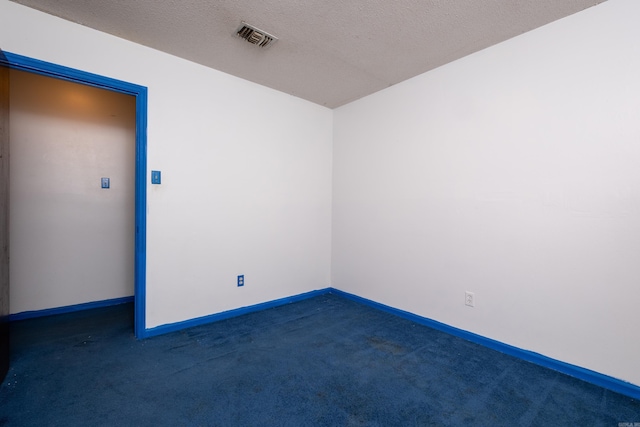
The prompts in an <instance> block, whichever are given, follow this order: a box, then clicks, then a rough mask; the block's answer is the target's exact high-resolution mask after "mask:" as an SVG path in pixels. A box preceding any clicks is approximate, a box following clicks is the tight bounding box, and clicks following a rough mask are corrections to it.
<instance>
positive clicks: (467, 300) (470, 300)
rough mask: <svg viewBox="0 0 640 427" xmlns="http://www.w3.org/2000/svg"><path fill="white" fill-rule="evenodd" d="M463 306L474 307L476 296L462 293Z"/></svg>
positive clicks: (467, 292) (471, 293) (470, 293)
mask: <svg viewBox="0 0 640 427" xmlns="http://www.w3.org/2000/svg"><path fill="white" fill-rule="evenodd" d="M464 305H468V306H469V307H475V306H476V295H475V294H474V293H473V292H469V291H466V292H465V293H464Z"/></svg>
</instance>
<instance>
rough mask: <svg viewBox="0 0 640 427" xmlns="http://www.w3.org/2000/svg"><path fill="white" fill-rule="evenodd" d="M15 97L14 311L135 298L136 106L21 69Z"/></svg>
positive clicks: (112, 94)
mask: <svg viewBox="0 0 640 427" xmlns="http://www.w3.org/2000/svg"><path fill="white" fill-rule="evenodd" d="M10 99H11V102H10V123H11V128H10V136H11V171H10V175H11V179H10V182H11V186H10V200H11V207H10V235H11V263H10V267H11V269H10V271H11V312H12V313H20V312H23V311H30V310H39V309H45V308H51V307H60V306H65V305H71V304H78V303H84V302H91V301H100V300H105V299H110V298H118V297H124V296H130V295H133V280H134V277H133V265H134V264H133V262H134V256H133V254H134V197H135V194H134V172H135V99H134V98H133V97H131V96H128V95H124V94H119V93H115V92H111V91H106V90H102V89H97V88H93V87H90V86H85V85H80V84H75V83H70V82H67V81H63V80H58V79H53V78H49V77H43V76H39V75H36V74H31V73H26V72H21V71H16V70H11V97H10ZM101 177H109V178H110V180H111V188H109V189H102V188H101V186H100V179H101Z"/></svg>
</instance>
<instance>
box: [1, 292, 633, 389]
mask: <svg viewBox="0 0 640 427" xmlns="http://www.w3.org/2000/svg"><path fill="white" fill-rule="evenodd" d="M325 294H333V295H337V296H340V297H342V298H345V299H349V300H351V301H355V302H358V303H361V304H364V305H367V306H369V307H372V308H375V309H377V310H381V311H384V312H386V313H390V314H393V315H396V316H400V317H402V318H405V319H407V320H410V321H412V322H415V323H418V324H421V325H425V326H428V327H430V328H433V329H437V330H439V331H442V332H445V333H448V334H450V335H454V336H457V337H460V338H463V339H465V340H467V341H471V342H474V343H476V344H480V345H482V346H484V347H487V348H490V349H493V350H496V351H499V352H501V353H504V354H508V355H510V356H514V357H517V358H519V359H522V360H526V361H528V362H532V363H535V364H537V365H540V366H543V367H545V368H549V369H553V370H555V371H558V372H561V373H563V374H566V375H570V376H572V377H574V378H578V379H580V380H583V381H586V382H589V383H591V384H595V385H597V386H600V387H603V388H606V389H608V390H611V391H615V392H617V393H621V394H624V395H625V396H629V397H631V398H634V399H640V387H638V386H636V385H634V384H631V383H628V382H626V381H622V380H619V379H617V378H613V377H610V376H608V375H604V374H600V373H598V372H595V371H592V370H589V369H585V368H581V367H579V366H576V365H572V364H570V363H566V362H562V361H559V360H556V359H552V358H550V357H547V356H544V355H542V354H539V353H535V352H532V351H529V350H523V349H521V348H518V347H514V346H511V345H509V344H505V343H503V342H500V341H496V340H493V339H490V338H486V337H483V336H481V335H478V334H474V333H472V332H468V331H465V330H462V329H458V328H455V327H453V326H449V325H447V324H444V323H440V322H438V321H435V320H432V319H428V318H426V317H422V316H418V315H417V314H413V313H410V312H408V311H404V310H400V309H397V308H394V307H390V306H388V305H385V304H381V303H379V302H375V301H372V300H369V299H366V298H362V297H359V296H357V295H353V294H350V293H348V292H344V291H340V290H338V289H335V288H326V289H319V290H316V291H311V292H306V293H303V294H298V295H293V296H290V297H286V298H281V299H277V300H273V301H267V302H263V303H260V304H255V305H252V306H248V307H241V308H237V309H234V310H229V311H224V312H221V313H216V314H211V315H208V316H203V317H197V318H195V319H189V320H184V321H182V322H176V323H170V324H166V325H161V326H157V327H155V328H150V329H146V330H145V331H144V334H143V336H142V337H138V338H149V337H153V336H157V335H162V334H166V333H169V332H176V331H179V330H182V329H186V328H191V327H194V326H199V325H204V324H207V323H212V322H217V321H220V320H224V319H229V318H232V317H237V316H242V315H244V314H248V313H254V312H256V311H261V310H266V309H268V308H273V307H278V306H281V305H285V304H290V303H293V302H298V301H302V300H305V299H309V298H313V297H316V296H319V295H325ZM133 301H134V297H132V296H131V297H124V298H115V299H110V300H104V301H95V302H88V303H84V304H77V305H70V306H66V307H57V308H49V309H45V310H38V311H25V312H22V313H17V314H11V315H10V316H9V321H17V320H24V319H31V318H35V317H42V316H50V315H53V314H62V313H70V312H74V311H80V310H89V309H92V308H99V307H107V306H111V305H118V304H124V303H129V302H133Z"/></svg>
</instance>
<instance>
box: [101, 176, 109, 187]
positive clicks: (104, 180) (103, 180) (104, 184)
mask: <svg viewBox="0 0 640 427" xmlns="http://www.w3.org/2000/svg"><path fill="white" fill-rule="evenodd" d="M109 185H110V179H109V178H100V186H101V187H102V188H109Z"/></svg>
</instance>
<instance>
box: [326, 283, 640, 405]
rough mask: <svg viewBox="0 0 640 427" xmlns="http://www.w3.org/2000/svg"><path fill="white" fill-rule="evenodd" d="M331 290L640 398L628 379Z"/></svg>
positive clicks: (636, 388)
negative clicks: (611, 375) (620, 378)
mask: <svg viewBox="0 0 640 427" xmlns="http://www.w3.org/2000/svg"><path fill="white" fill-rule="evenodd" d="M329 289H330V290H329V293H331V294H333V295H337V296H341V297H343V298H346V299H349V300H352V301H355V302H358V303H361V304H364V305H367V306H369V307H373V308H375V309H378V310H381V311H384V312H387V313H391V314H394V315H396V316H399V317H402V318H405V319H407V320H410V321H412V322H415V323H418V324H420V325H425V326H428V327H430V328H433V329H437V330H439V331H442V332H445V333H448V334H450V335H454V336H457V337H460V338H463V339H465V340H467V341H471V342H474V343H476V344H480V345H482V346H484V347H487V348H490V349H492V350H496V351H499V352H501V353H504V354H508V355H510V356H514V357H517V358H519V359H522V360H526V361H528V362H531V363H535V364H536V365H540V366H543V367H545V368H549V369H553V370H554V371H558V372H561V373H563V374H566V375H569V376H572V377H574V378H578V379H580V380H583V381H586V382H588V383H591V384H595V385H597V386H600V387H603V388H606V389H608V390H611V391H615V392H616V393H620V394H624V395H625V396H629V397H631V398H634V399H640V387H638V386H636V385H634V384H631V383H628V382H626V381H622V380H619V379H617V378H613V377H610V376H608V375H604V374H600V373H598V372H595V371H592V370H590V369H585V368H581V367H579V366H576V365H572V364H570V363H566V362H561V361H559V360H556V359H552V358H550V357H547V356H544V355H542V354H539V353H534V352H532V351H529V350H523V349H521V348H518V347H513V346H511V345H509V344H505V343H503V342H500V341H496V340H492V339H490V338H486V337H483V336H481V335H477V334H474V333H472V332H468V331H465V330H462V329H458V328H455V327H453V326H449V325H446V324H444V323H440V322H437V321H435V320H431V319H428V318H426V317H422V316H418V315H417V314H413V313H410V312H408V311H404V310H400V309H397V308H393V307H389V306H388V305H384V304H380V303H379V302H375V301H371V300H369V299H366V298H362V297H359V296H357V295H353V294H350V293H347V292H344V291H340V290H338V289H334V288H329Z"/></svg>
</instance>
